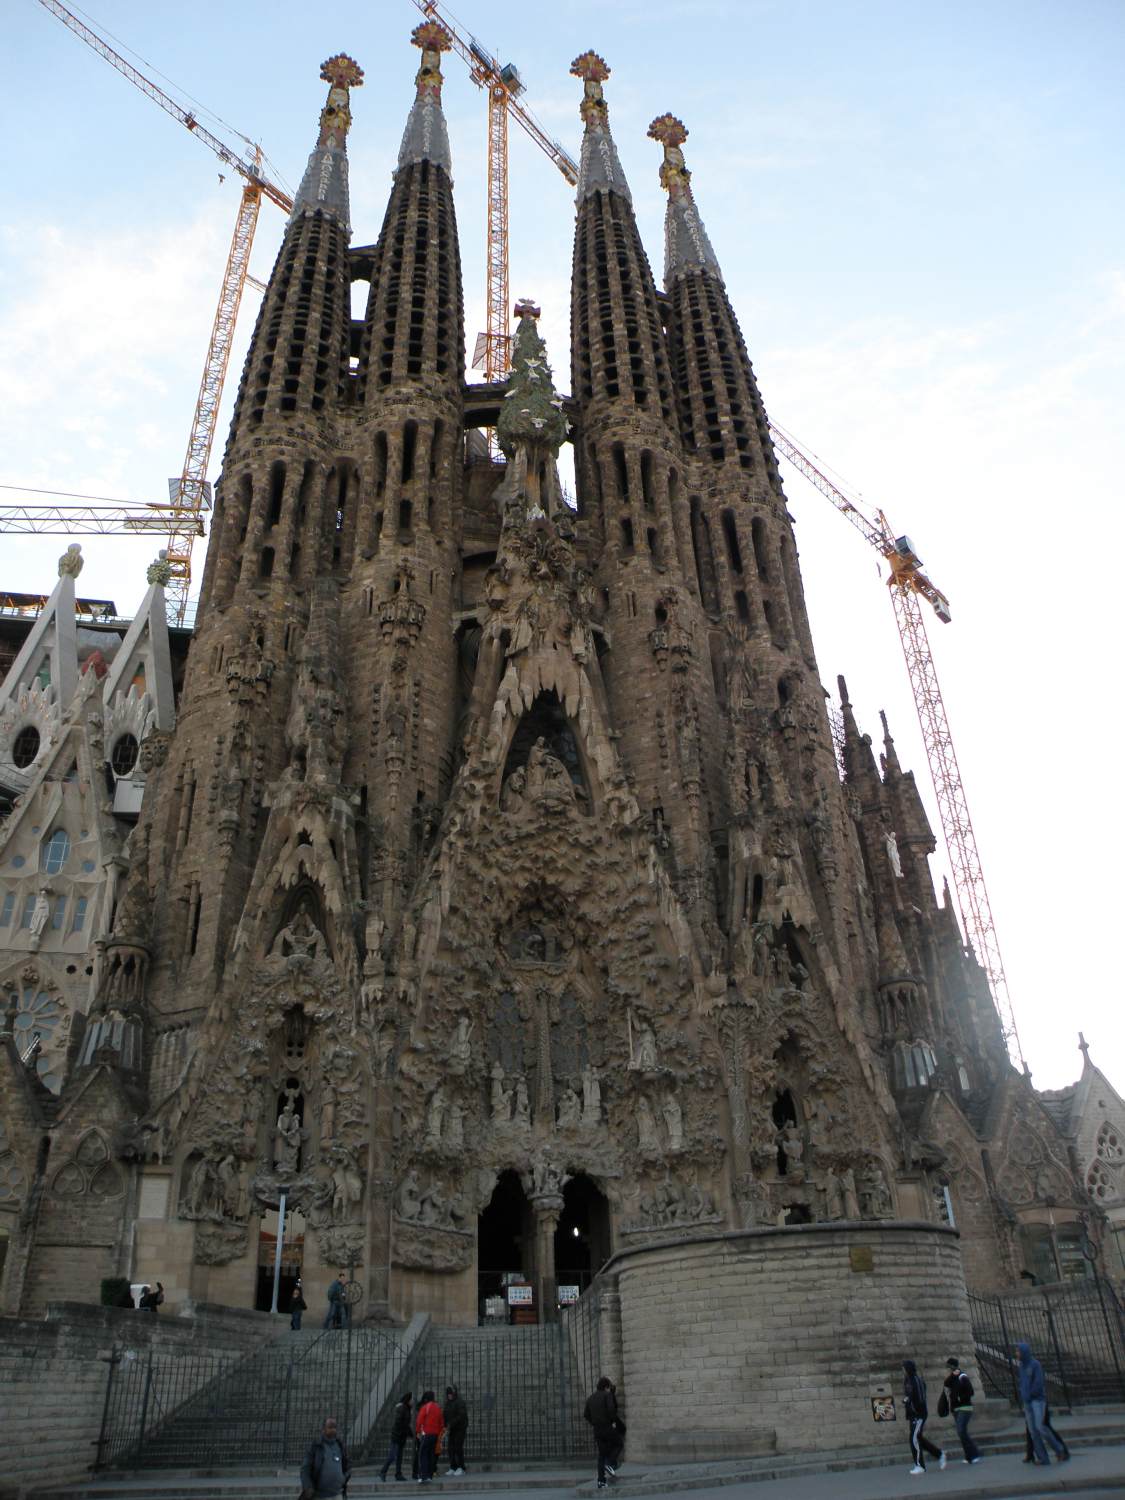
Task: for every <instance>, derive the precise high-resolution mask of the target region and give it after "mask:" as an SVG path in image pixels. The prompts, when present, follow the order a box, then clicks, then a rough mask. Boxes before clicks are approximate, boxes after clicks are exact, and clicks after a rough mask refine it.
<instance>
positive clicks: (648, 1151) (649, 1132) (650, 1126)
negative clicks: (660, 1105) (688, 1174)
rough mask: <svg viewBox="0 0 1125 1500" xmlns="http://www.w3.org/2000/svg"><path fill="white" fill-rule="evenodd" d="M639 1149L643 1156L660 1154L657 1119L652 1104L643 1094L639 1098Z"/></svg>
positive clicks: (637, 1109)
mask: <svg viewBox="0 0 1125 1500" xmlns="http://www.w3.org/2000/svg"><path fill="white" fill-rule="evenodd" d="M636 1114H637V1150H638V1151H639V1152H640V1153H641V1155H642V1156H646V1155H658V1154H659V1152H660V1142H659V1141H658V1140H657V1138H656V1120H655V1119H654V1118H653V1113H652V1105H651V1104H649V1102H648V1100H647V1099H646V1098H645V1096H644V1095H643V1094H642V1095H641V1097H640V1098H639V1099H638V1100H637V1108H636Z"/></svg>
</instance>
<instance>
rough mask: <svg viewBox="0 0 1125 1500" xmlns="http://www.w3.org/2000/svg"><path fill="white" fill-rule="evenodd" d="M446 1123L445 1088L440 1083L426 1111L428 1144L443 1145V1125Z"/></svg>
mask: <svg viewBox="0 0 1125 1500" xmlns="http://www.w3.org/2000/svg"><path fill="white" fill-rule="evenodd" d="M444 1123H445V1090H444V1089H443V1088H442V1086H441V1084H440V1083H439V1084H438V1086H437V1088H436V1089H434V1091H433V1093H432V1094H431V1095H430V1105H429V1109H428V1110H427V1111H426V1145H427V1146H440V1145H441V1127H442V1125H443V1124H444Z"/></svg>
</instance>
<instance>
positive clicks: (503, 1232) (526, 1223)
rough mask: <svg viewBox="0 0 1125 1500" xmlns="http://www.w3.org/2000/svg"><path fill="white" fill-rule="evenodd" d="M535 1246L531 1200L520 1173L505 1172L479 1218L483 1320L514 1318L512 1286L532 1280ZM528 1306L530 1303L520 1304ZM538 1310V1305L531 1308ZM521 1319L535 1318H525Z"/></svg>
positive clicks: (479, 1310)
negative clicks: (511, 1302) (511, 1304)
mask: <svg viewBox="0 0 1125 1500" xmlns="http://www.w3.org/2000/svg"><path fill="white" fill-rule="evenodd" d="M533 1250H534V1227H533V1223H532V1213H531V1204H530V1203H529V1202H528V1199H527V1194H526V1193H525V1192H524V1190H523V1184H522V1182H521V1181H520V1178H519V1173H518V1172H515V1171H513V1170H512V1169H511V1168H508V1169H507V1170H506V1171H504V1172H501V1173H500V1174H499V1176H498V1177H497V1179H496V1186H495V1187H494V1188H493V1190H492V1197H491V1198H490V1199H489V1200H488V1203H487V1204H486V1205H485V1208H484V1210H483V1212H482V1213H481V1215H480V1217H479V1219H478V1220H477V1315H478V1319H479V1321H480V1322H482V1323H506V1322H509V1321H514V1318H513V1317H510V1313H511V1314H514V1312H515V1308H509V1302H508V1296H509V1287H511V1286H521V1285H523V1284H525V1283H527V1284H530V1283H531V1280H532V1270H533V1267H532V1264H531V1262H532V1259H533ZM516 1306H517V1307H524V1306H526V1304H519V1303H517V1304H516ZM531 1310H532V1312H534V1311H535V1309H534V1306H533V1305H532V1308H531ZM521 1321H532V1322H534V1321H535V1319H534V1317H532V1318H531V1319H526V1318H521Z"/></svg>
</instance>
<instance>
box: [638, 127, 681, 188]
mask: <svg viewBox="0 0 1125 1500" xmlns="http://www.w3.org/2000/svg"><path fill="white" fill-rule="evenodd" d="M648 137H649V140H650V141H659V142H660V143H661V145H662V146H663V147H664V161H663V162H662V163H661V167H660V186H661V187H662V188H666V189H667V191H668V192H669V193H673V194H675V193H677V192H685V191H686V190H687V187H688V184H689V183H690V182H691V173H690V172H689V171H688V169H687V167H686V165H685V164H684V153H683V152H682V151H681V150H680V147H681V146H682V145H683V143H684V142H685V141H686V140H687V138H688V132H687V126H686V125H685V124H684V122H683V121H682V120H678V119H677V118H676V116H675V115H657V117H656V119H655V120H653V122H652V124H651V125H650V126H649V127H648Z"/></svg>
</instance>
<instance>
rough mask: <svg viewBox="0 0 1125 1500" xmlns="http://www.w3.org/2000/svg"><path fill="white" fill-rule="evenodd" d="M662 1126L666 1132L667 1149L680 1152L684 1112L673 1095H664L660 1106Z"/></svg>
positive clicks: (682, 1142)
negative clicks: (662, 1117) (662, 1118)
mask: <svg viewBox="0 0 1125 1500" xmlns="http://www.w3.org/2000/svg"><path fill="white" fill-rule="evenodd" d="M660 1112H661V1114H662V1115H663V1116H664V1125H665V1128H666V1130H667V1131H668V1149H669V1150H670V1151H681V1150H682V1149H683V1144H684V1112H683V1110H682V1109H681V1108H680V1101H679V1100H678V1099H677V1098H676V1096H675V1094H665V1095H664V1099H663V1102H662V1103H661V1106H660Z"/></svg>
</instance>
